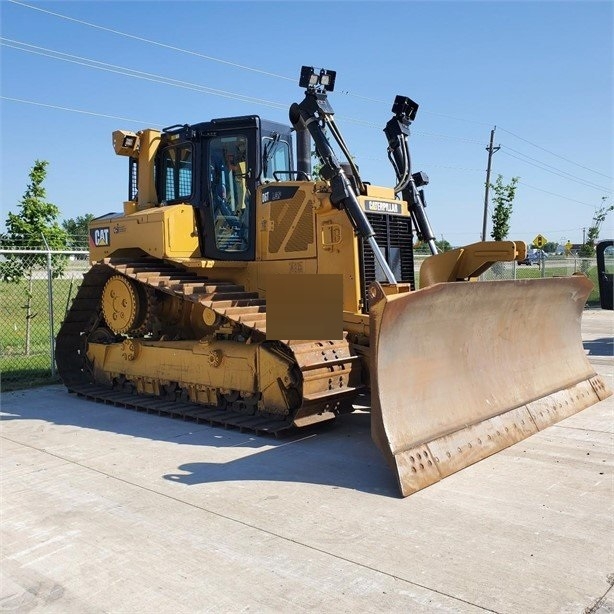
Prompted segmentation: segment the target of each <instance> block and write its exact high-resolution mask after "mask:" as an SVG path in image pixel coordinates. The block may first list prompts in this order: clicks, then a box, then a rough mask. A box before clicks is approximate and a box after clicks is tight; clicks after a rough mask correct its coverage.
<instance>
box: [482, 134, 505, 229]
mask: <svg viewBox="0 0 614 614" xmlns="http://www.w3.org/2000/svg"><path fill="white" fill-rule="evenodd" d="M496 129H497V126H495V127H494V128H493V129H492V130H491V131H490V144H489V145H488V147H487V148H486V151H487V152H488V166H487V167H486V188H485V190H484V218H483V220H482V241H486V220H487V219H488V192H489V190H490V169H491V164H492V155H493V154H494V153H495V152H496V151H499V150H500V149H501V147H500V146H499V145H497V147H493V142H494V140H495V130H496Z"/></svg>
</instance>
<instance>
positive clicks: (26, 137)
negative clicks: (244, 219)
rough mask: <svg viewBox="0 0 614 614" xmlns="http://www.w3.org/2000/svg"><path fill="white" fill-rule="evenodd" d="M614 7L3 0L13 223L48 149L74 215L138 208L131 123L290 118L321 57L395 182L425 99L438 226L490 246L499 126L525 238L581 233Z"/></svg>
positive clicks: (516, 231) (592, 196) (335, 99)
mask: <svg viewBox="0 0 614 614" xmlns="http://www.w3.org/2000/svg"><path fill="white" fill-rule="evenodd" d="M613 6H614V5H613V3H611V2H587V1H578V2H549V1H541V2H497V1H492V2H436V1H435V2H433V1H431V2H386V1H382V0H380V1H379V2H331V1H327V2H317V1H314V2H294V1H286V2H260V1H257V0H256V1H249V2H248V1H244V2H233V1H232V0H231V1H227V2H205V1H201V2H196V1H193V2H181V1H175V2H146V1H140V2H98V1H87V2H72V1H65V2H33V1H27V2H25V1H24V2H22V0H19V1H15V2H12V1H11V0H2V1H1V2H0V10H1V13H0V19H1V36H2V43H3V45H2V46H0V54H1V56H0V61H1V66H0V68H1V73H2V75H1V82H0V85H1V96H2V99H0V105H1V135H2V161H1V170H2V175H1V186H2V187H1V195H2V212H1V221H2V222H3V221H4V219H5V218H6V213H7V211H9V210H10V211H13V212H15V211H16V210H17V205H18V202H19V199H20V198H21V196H22V194H23V192H24V190H25V187H26V184H27V181H28V172H29V170H30V168H31V166H32V164H33V162H34V160H35V159H44V160H48V161H49V163H50V164H49V167H48V179H47V182H46V187H47V196H48V199H49V200H50V201H51V202H54V203H55V204H57V205H58V206H59V207H60V209H61V215H62V218H63V219H66V218H71V217H76V216H77V215H83V214H85V213H93V214H94V215H102V214H104V213H107V212H110V211H121V209H122V201H123V200H125V198H126V194H127V166H126V159H125V158H121V157H117V156H115V155H114V153H113V149H112V147H111V133H112V131H113V130H116V129H119V128H121V129H128V130H135V131H136V130H139V129H142V128H146V127H155V128H160V127H163V126H168V125H172V124H177V123H195V122H198V121H205V120H208V119H211V118H213V117H225V116H234V115H249V114H258V115H261V116H262V117H265V118H268V119H272V120H275V121H282V122H287V115H288V113H287V109H288V107H289V106H290V104H291V103H292V102H294V101H300V100H301V99H302V91H301V90H300V88H299V87H298V75H299V72H300V67H301V66H302V65H304V64H305V65H313V66H318V67H325V68H330V69H333V70H336V71H337V83H336V89H335V92H333V93H332V94H331V95H330V100H331V103H332V105H333V108H334V109H335V111H336V119H337V122H338V125H339V127H340V129H341V131H342V132H343V134H344V136H345V139H346V141H347V143H348V145H349V147H350V149H351V151H352V152H353V154H354V156H355V158H356V160H357V162H358V164H359V166H360V169H361V173H362V175H363V178H364V179H366V180H368V181H370V182H371V183H374V184H380V185H392V184H393V183H394V176H393V172H392V169H391V167H390V164H389V162H388V159H387V155H386V142H385V138H384V135H383V132H382V129H383V127H384V125H385V123H386V122H387V121H388V119H389V118H390V108H391V105H392V101H393V99H394V97H395V95H396V94H403V95H407V96H410V97H411V98H412V99H414V100H415V101H417V102H418V103H419V104H420V109H419V111H418V116H417V118H416V121H415V122H414V123H413V125H412V136H411V139H410V147H411V151H412V161H413V165H414V170H424V171H425V172H426V173H427V174H428V175H429V177H430V180H431V183H430V185H429V186H428V188H427V201H428V209H427V211H428V213H429V216H430V218H431V223H432V226H433V228H434V230H435V232H436V234H437V236H438V238H440V237H442V236H443V237H445V238H446V239H447V240H449V241H450V242H451V243H452V244H453V245H461V244H464V243H471V242H474V241H477V240H479V238H480V232H481V228H482V214H483V202H484V181H485V168H486V162H487V152H486V146H487V144H488V139H489V135H490V130H491V129H492V128H493V126H495V125H496V126H497V131H496V135H495V144H496V145H500V146H501V149H500V150H499V151H498V152H497V153H496V154H495V155H494V158H493V179H494V178H495V177H496V175H497V174H502V175H503V176H504V178H505V179H506V180H509V179H510V178H511V177H513V176H519V177H520V184H519V187H518V191H517V197H516V201H515V206H514V213H513V216H512V225H511V232H510V238H513V239H520V240H525V241H528V242H530V241H531V240H532V239H533V237H535V236H536V235H537V234H538V233H539V234H542V235H544V236H546V238H547V239H549V240H551V241H566V240H571V241H572V242H574V243H575V242H580V241H581V240H582V228H583V227H587V226H588V225H590V223H591V220H592V216H593V213H594V208H595V206H597V205H599V204H600V203H601V197H602V196H609V197H610V202H612V185H613V183H612V176H613V175H614V171H613V164H612V143H613V130H612V127H613V126H612V124H613V114H612V108H613V104H612V103H613V100H612V91H613V87H612V86H613V75H614V66H613V48H612V40H613ZM32 7H35V8H32ZM37 9H40V10H37ZM52 13H54V14H52ZM85 22H87V23H85ZM87 24H93V25H95V26H99V27H98V28H95V27H92V25H87ZM126 34H129V35H131V36H132V38H131V37H128V36H126ZM143 39H147V40H143ZM147 41H152V42H147ZM153 43H157V44H153ZM16 47H17V48H16ZM26 49H27V51H26ZM34 52H36V53H34ZM59 53H62V54H68V55H64V56H61V57H64V58H69V56H70V58H69V59H71V60H72V61H71V62H68V61H63V60H60V59H57V58H58V57H59V56H58V54H59ZM50 56H53V57H50ZM92 60H93V61H96V62H98V63H99V64H97V65H98V66H101V67H104V68H105V70H100V69H96V68H93V67H92V66H93V65H92ZM126 69H130V70H131V71H140V72H139V74H140V75H141V77H146V78H136V77H135V76H127V75H126V74H125V72H126ZM144 73H147V75H145V74H144ZM132 74H133V75H134V74H135V73H134V72H133V73H132ZM161 79H163V80H164V82H163V83H162V82H160V80H161ZM171 79H173V80H175V81H174V82H173V84H169V83H170V82H169V80H171ZM205 88H210V89H217V90H222V91H223V92H225V95H224V96H220V95H213V94H212V93H206V92H205V91H204V89H205ZM210 89H209V90H208V91H209V92H210ZM33 103H36V104H33ZM44 105H46V106H44ZM76 111H81V112H76ZM612 217H613V216H609V218H608V220H607V221H606V223H605V224H604V227H603V229H602V233H601V236H602V238H605V237H606V236H607V235H610V236H611V235H613V234H614V226H613V224H612Z"/></svg>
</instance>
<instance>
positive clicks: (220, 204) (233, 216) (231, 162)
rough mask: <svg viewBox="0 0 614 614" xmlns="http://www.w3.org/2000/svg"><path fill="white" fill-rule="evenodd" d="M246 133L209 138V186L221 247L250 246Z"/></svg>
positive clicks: (235, 249)
mask: <svg viewBox="0 0 614 614" xmlns="http://www.w3.org/2000/svg"><path fill="white" fill-rule="evenodd" d="M247 161H248V151H247V137H246V136H244V135H232V136H223V137H216V138H213V139H211V141H210V142H209V172H210V176H209V189H210V191H211V194H210V200H211V203H212V207H211V211H212V213H213V223H214V228H215V243H216V247H217V249H219V250H222V251H227V252H244V251H246V250H247V249H248V248H249V237H250V233H249V223H250V219H251V217H252V216H251V209H252V207H253V204H252V194H251V192H250V190H249V187H248V177H249V169H248V166H247Z"/></svg>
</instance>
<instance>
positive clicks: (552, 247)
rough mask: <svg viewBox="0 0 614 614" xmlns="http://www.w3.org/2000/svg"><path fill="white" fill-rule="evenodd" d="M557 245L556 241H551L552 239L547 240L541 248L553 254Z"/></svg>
mask: <svg viewBox="0 0 614 614" xmlns="http://www.w3.org/2000/svg"><path fill="white" fill-rule="evenodd" d="M558 246H559V244H558V243H553V242H552V241H548V243H546V245H544V247H543V248H542V249H543V250H544V251H545V252H546V253H547V254H554V252H556V248H557V247H558Z"/></svg>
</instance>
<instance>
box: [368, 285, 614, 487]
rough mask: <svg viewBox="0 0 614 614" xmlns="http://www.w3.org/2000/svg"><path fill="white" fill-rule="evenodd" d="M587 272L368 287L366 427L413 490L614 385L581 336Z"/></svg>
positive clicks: (521, 436) (402, 483)
mask: <svg viewBox="0 0 614 614" xmlns="http://www.w3.org/2000/svg"><path fill="white" fill-rule="evenodd" d="M591 288H592V284H591V282H590V281H589V280H588V279H587V278H585V277H584V276H573V277H568V278H552V279H536V280H521V281H485V282H475V283H471V282H459V283H441V284H436V285H433V286H430V287H428V288H424V289H422V290H418V291H416V292H409V293H400V294H392V295H388V296H386V295H385V293H384V290H383V289H382V287H381V286H379V285H378V284H374V285H373V286H372V287H371V293H372V297H373V300H372V303H371V304H372V307H371V310H370V321H371V324H370V326H371V351H372V356H371V394H372V409H371V412H372V413H371V434H372V437H373V440H374V441H375V443H376V444H377V445H378V447H379V448H380V450H381V451H382V452H383V454H384V455H385V457H386V458H387V460H388V462H389V463H390V465H391V466H392V467H393V469H394V470H395V471H396V474H397V476H398V481H399V486H400V488H401V492H402V494H403V496H407V495H410V494H412V493H414V492H416V491H418V490H420V489H422V488H424V487H426V486H428V485H430V484H432V483H434V482H437V481H439V480H441V479H443V478H445V477H447V476H448V475H450V474H452V473H454V472H456V471H459V470H460V469H463V468H464V467H467V466H468V465H471V464H473V463H475V462H477V461H479V460H481V459H483V458H486V457H487V456H490V455H491V454H494V453H495V452H498V451H499V450H502V449H503V448H506V447H508V446H510V445H512V444H514V443H516V442H518V441H521V440H522V439H524V438H526V437H529V436H530V435H532V434H534V433H536V432H537V431H539V430H541V429H543V428H545V427H547V426H549V425H551V424H554V423H555V422H558V421H559V420H562V419H563V418H566V417H568V416H570V415H572V414H574V413H576V412H578V411H580V410H582V409H584V408H586V407H589V406H590V405H593V404H594V403H597V402H598V401H599V400H601V399H604V398H606V397H608V396H609V395H610V394H611V391H610V390H609V389H608V388H607V386H606V385H605V382H604V381H603V380H602V378H601V377H600V376H599V375H597V374H596V373H595V371H594V369H593V368H592V366H591V365H590V363H589V362H588V360H587V358H586V355H585V353H584V349H583V346H582V339H581V334H580V323H581V318H582V310H583V308H584V304H585V302H586V299H587V297H588V295H589V293H590V290H591Z"/></svg>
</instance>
